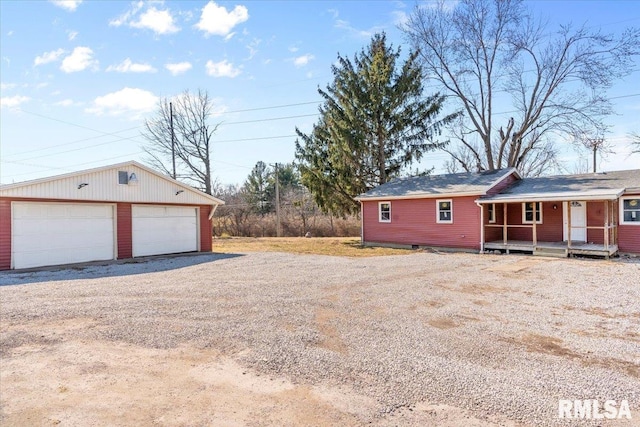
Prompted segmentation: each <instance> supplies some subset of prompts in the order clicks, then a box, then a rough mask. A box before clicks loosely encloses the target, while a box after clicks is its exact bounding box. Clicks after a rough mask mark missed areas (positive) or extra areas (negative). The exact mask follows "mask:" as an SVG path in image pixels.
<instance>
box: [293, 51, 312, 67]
mask: <svg viewBox="0 0 640 427" xmlns="http://www.w3.org/2000/svg"><path fill="white" fill-rule="evenodd" d="M313 58H315V57H314V56H313V55H311V54H309V53H307V54H306V55H302V56H298V57H297V58H293V65H295V66H296V67H304V66H305V65H307V64H308V63H309V62H310V61H311V60H312V59H313Z"/></svg>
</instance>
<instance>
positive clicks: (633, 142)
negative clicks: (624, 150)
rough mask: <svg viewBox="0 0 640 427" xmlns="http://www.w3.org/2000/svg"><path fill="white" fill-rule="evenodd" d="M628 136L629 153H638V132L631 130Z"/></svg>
mask: <svg viewBox="0 0 640 427" xmlns="http://www.w3.org/2000/svg"><path fill="white" fill-rule="evenodd" d="M629 137H630V138H631V154H634V153H636V154H640V133H638V132H631V133H630V134H629Z"/></svg>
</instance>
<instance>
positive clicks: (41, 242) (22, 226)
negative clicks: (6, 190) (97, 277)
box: [11, 202, 115, 268]
mask: <svg viewBox="0 0 640 427" xmlns="http://www.w3.org/2000/svg"><path fill="white" fill-rule="evenodd" d="M12 209H13V211H12V212H13V215H12V218H13V219H12V225H11V236H12V240H11V242H12V250H11V252H12V261H13V268H29V267H39V266H45V265H59V264H71V263H75V262H85V261H100V260H107V259H114V258H115V247H114V241H115V239H114V225H113V205H98V204H87V203H37V202H19V203H18V202H14V203H13V204H12Z"/></svg>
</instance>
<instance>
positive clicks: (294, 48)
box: [289, 46, 300, 53]
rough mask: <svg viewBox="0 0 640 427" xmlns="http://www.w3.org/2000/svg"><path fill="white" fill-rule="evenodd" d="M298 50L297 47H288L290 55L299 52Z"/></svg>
mask: <svg viewBox="0 0 640 427" xmlns="http://www.w3.org/2000/svg"><path fill="white" fill-rule="evenodd" d="M299 50H300V48H299V47H297V46H291V47H289V52H291V53H296V52H297V51H299Z"/></svg>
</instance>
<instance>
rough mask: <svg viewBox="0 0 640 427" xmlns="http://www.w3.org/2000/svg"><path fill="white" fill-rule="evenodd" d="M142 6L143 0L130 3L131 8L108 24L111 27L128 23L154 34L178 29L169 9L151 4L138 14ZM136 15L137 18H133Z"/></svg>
mask: <svg viewBox="0 0 640 427" xmlns="http://www.w3.org/2000/svg"><path fill="white" fill-rule="evenodd" d="M160 3H162V2H160ZM144 7H145V3H144V2H143V1H137V2H133V3H131V8H130V9H129V10H128V11H126V12H125V13H123V14H122V15H120V16H118V17H117V18H114V19H112V20H110V21H109V25H110V26H112V27H120V26H122V25H128V26H129V27H132V28H145V29H149V30H152V31H153V32H155V33H156V34H172V33H177V32H178V31H180V28H179V27H178V26H176V24H175V20H174V17H173V15H172V14H171V12H170V11H169V9H165V10H159V9H156V7H155V6H151V7H148V8H147V9H146V10H145V11H144V12H143V13H141V14H139V12H140V11H141V10H142V9H143V8H144ZM138 14H139V15H138ZM136 17H137V19H135V18H136Z"/></svg>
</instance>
